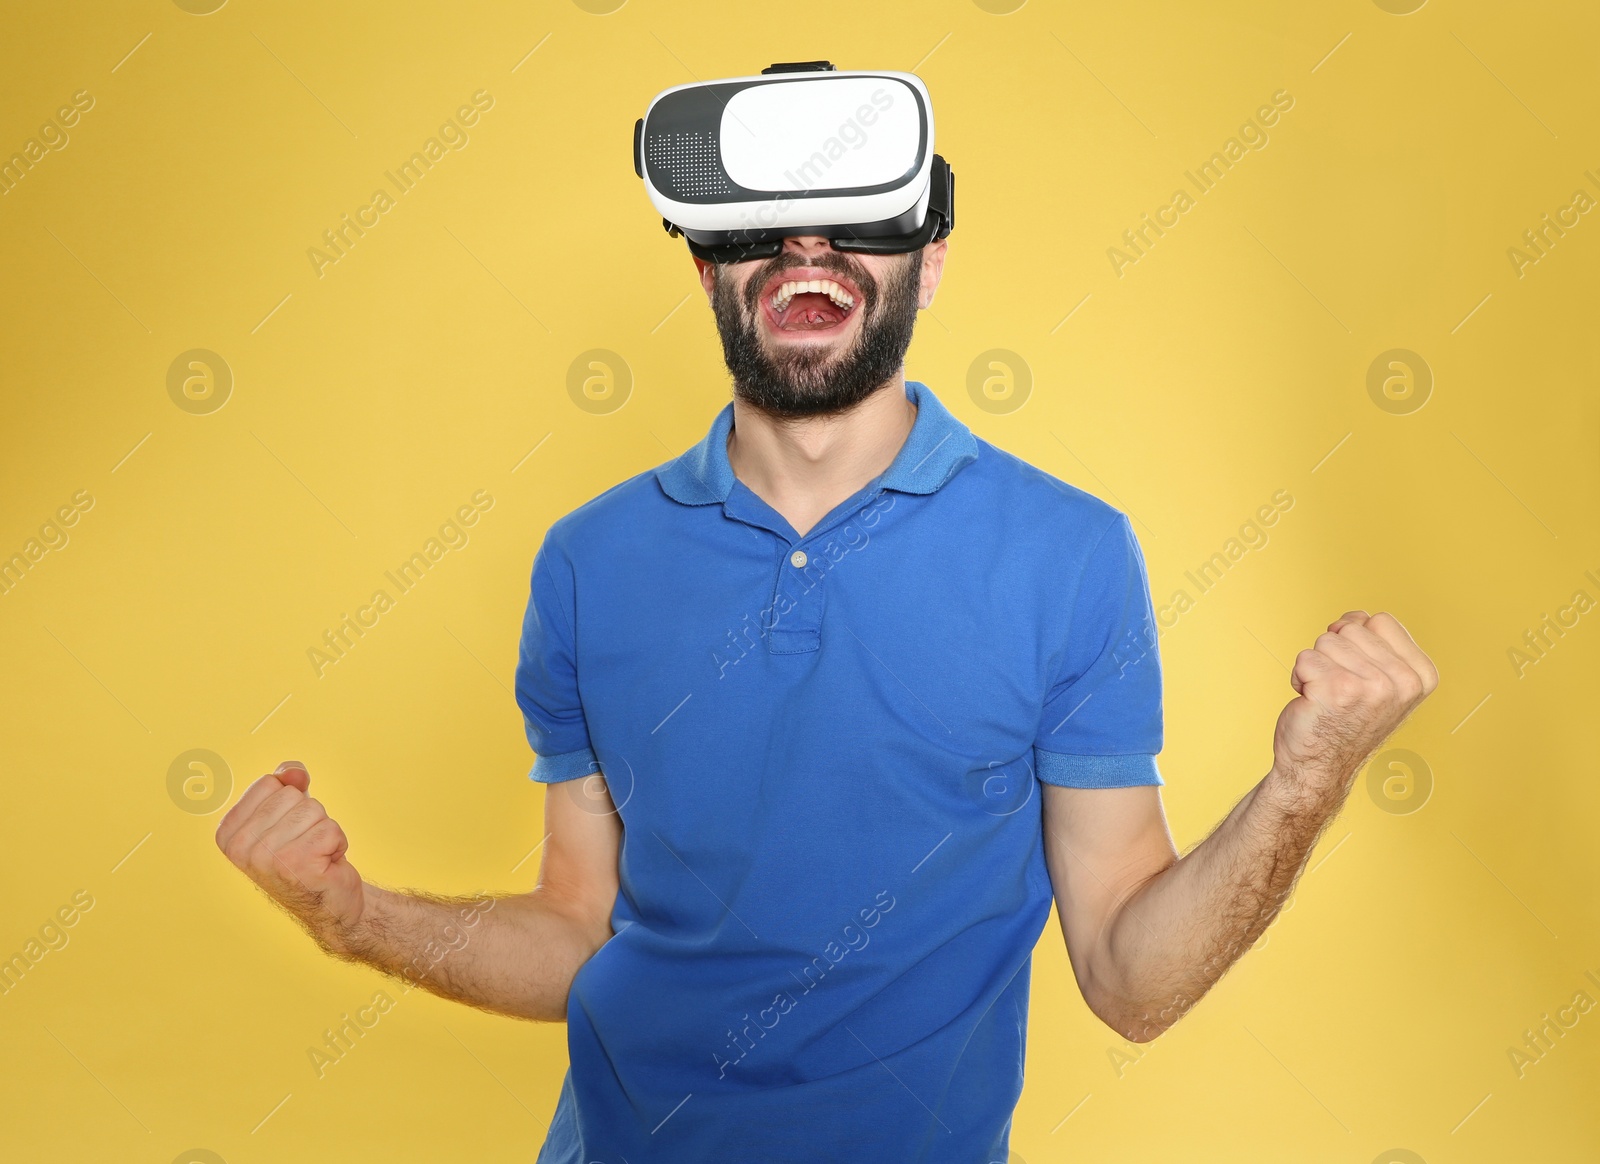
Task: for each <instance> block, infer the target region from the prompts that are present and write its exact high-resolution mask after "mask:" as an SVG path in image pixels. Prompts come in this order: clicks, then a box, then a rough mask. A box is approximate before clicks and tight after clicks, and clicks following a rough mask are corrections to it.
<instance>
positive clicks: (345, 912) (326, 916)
mask: <svg viewBox="0 0 1600 1164" xmlns="http://www.w3.org/2000/svg"><path fill="white" fill-rule="evenodd" d="M310 787H311V777H310V775H309V774H308V773H307V772H306V770H305V766H304V765H303V764H301V763H300V762H299V761H298V760H286V761H284V762H283V763H282V764H279V765H278V768H277V771H275V772H273V773H272V774H271V775H270V776H263V777H261V779H259V780H257V781H256V782H255V783H254V784H252V785H250V787H249V788H247V789H246V790H245V793H244V795H243V796H241V797H240V798H239V803H238V804H236V805H234V806H233V807H232V808H230V809H229V810H228V812H227V815H225V816H224V817H223V818H222V823H221V824H219V825H218V826H217V847H218V848H219V849H221V850H222V851H223V852H224V853H226V854H227V855H228V860H230V861H232V862H233V863H234V864H235V865H237V866H238V867H239V868H240V869H242V870H244V872H245V874H246V876H248V877H249V878H250V880H252V881H254V882H255V883H256V884H257V885H259V886H260V887H261V888H262V889H264V890H266V892H267V895H268V896H269V897H271V898H272V899H273V900H274V901H275V902H277V903H278V904H279V905H281V906H282V907H283V908H284V909H286V910H287V911H288V912H289V913H290V914H291V915H292V916H293V917H294V918H295V919H296V920H297V921H299V922H300V924H301V925H303V926H305V928H306V929H307V931H309V932H310V934H311V936H312V937H313V938H315V939H316V941H317V944H318V945H320V946H322V948H323V949H325V950H327V951H328V952H329V953H334V954H337V953H341V952H343V950H344V948H345V940H346V938H347V937H348V936H349V934H350V933H351V931H352V929H353V928H354V926H355V925H356V923H357V922H358V921H360V919H361V913H362V908H363V905H364V901H365V888H364V886H363V883H362V880H361V875H360V874H359V873H357V872H356V870H355V866H354V865H352V864H350V862H349V861H347V860H345V850H346V848H348V847H349V842H347V841H346V840H345V835H344V830H343V829H341V828H340V827H339V825H338V824H337V822H335V821H334V820H333V819H332V818H331V817H329V816H328V814H327V812H325V811H324V810H323V807H322V805H321V804H320V803H318V802H317V801H315V800H313V799H312V798H311V797H310V796H308V795H307V794H306V793H307V790H308V789H309V788H310Z"/></svg>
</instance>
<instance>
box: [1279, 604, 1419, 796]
mask: <svg viewBox="0 0 1600 1164" xmlns="http://www.w3.org/2000/svg"><path fill="white" fill-rule="evenodd" d="M1289 682H1290V683H1291V684H1292V685H1293V686H1294V689H1295V690H1296V691H1298V692H1299V693H1300V696H1299V698H1298V699H1294V700H1291V701H1290V702H1289V705H1288V706H1287V707H1285V708H1284V709H1283V713H1282V714H1281V715H1279V716H1278V726H1277V730H1276V731H1275V732H1274V733H1273V740H1272V752H1273V766H1274V767H1275V768H1277V769H1278V771H1280V772H1282V773H1283V774H1284V775H1286V776H1289V777H1291V778H1292V779H1294V780H1295V781H1296V782H1297V783H1298V784H1299V786H1300V787H1301V788H1302V789H1303V790H1304V791H1305V792H1307V793H1308V794H1316V793H1320V792H1322V791H1325V790H1327V789H1328V788H1330V787H1333V786H1338V787H1340V788H1343V786H1344V782H1345V781H1347V780H1349V779H1350V778H1351V777H1352V776H1354V775H1355V773H1356V772H1357V771H1359V770H1360V768H1361V766H1362V765H1363V764H1365V763H1366V762H1367V759H1368V757H1370V756H1371V755H1372V753H1373V752H1374V751H1376V750H1377V748H1378V746H1379V745H1380V744H1382V743H1383V741H1384V740H1385V739H1387V738H1388V737H1389V735H1390V734H1391V733H1392V732H1393V731H1394V730H1395V728H1397V727H1399V726H1400V724H1401V723H1402V722H1403V721H1404V720H1405V718H1406V717H1407V716H1408V715H1410V714H1411V712H1412V710H1413V709H1414V708H1415V707H1416V706H1417V705H1418V704H1419V703H1421V702H1422V701H1423V700H1424V699H1426V698H1427V697H1428V696H1429V695H1431V694H1432V693H1433V690H1434V688H1436V687H1437V686H1438V685H1439V672H1438V670H1437V669H1436V668H1435V667H1434V665H1433V662H1432V661H1431V660H1430V659H1429V658H1428V656H1427V655H1425V654H1423V652H1422V650H1421V649H1420V648H1419V647H1418V646H1417V644H1416V643H1414V642H1413V641H1412V640H1411V636H1410V634H1408V633H1407V632H1406V628H1405V627H1403V626H1401V625H1400V620H1399V619H1397V618H1395V617H1394V615H1392V614H1388V613H1386V612H1384V611H1379V612H1378V613H1377V614H1374V615H1368V614H1367V612H1366V611H1364V610H1351V611H1347V612H1346V613H1345V614H1343V615H1341V616H1340V617H1339V618H1337V619H1335V620H1334V621H1333V622H1331V623H1329V624H1328V629H1327V631H1326V632H1324V633H1323V634H1320V635H1318V636H1317V641H1316V645H1315V646H1314V647H1313V648H1311V649H1310V650H1305V651H1301V652H1300V654H1299V655H1297V656H1296V657H1295V661H1294V671H1293V673H1292V674H1291V675H1290V678H1289Z"/></svg>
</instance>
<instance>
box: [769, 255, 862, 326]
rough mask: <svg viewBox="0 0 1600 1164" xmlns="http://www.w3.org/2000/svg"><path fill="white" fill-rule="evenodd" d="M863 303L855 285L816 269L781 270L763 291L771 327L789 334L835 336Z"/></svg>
mask: <svg viewBox="0 0 1600 1164" xmlns="http://www.w3.org/2000/svg"><path fill="white" fill-rule="evenodd" d="M860 304H861V292H860V291H859V290H858V289H857V288H856V287H855V286H854V285H853V284H852V283H850V282H849V281H848V280H845V279H841V278H839V277H838V276H835V275H830V274H827V273H824V272H821V271H817V270H814V269H805V268H794V267H791V268H789V269H788V270H786V271H780V272H779V273H778V274H776V275H774V276H773V277H772V278H771V279H770V280H768V282H767V285H766V286H765V287H764V288H762V292H761V314H762V316H763V317H764V318H765V319H766V321H767V326H768V328H769V329H770V330H772V331H776V332H782V333H784V334H790V335H800V334H804V335H828V334H836V333H838V332H840V331H842V330H843V329H844V327H845V325H846V324H847V323H848V322H849V321H850V319H851V318H853V317H854V316H855V315H856V313H857V311H858V309H859V307H860Z"/></svg>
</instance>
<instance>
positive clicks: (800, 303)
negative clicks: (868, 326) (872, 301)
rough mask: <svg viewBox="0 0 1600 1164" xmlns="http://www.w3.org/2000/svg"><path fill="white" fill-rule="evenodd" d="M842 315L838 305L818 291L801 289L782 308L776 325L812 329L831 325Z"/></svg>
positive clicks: (840, 318) (793, 329)
mask: <svg viewBox="0 0 1600 1164" xmlns="http://www.w3.org/2000/svg"><path fill="white" fill-rule="evenodd" d="M844 316H845V313H844V312H843V311H842V310H840V309H839V307H838V305H837V304H835V303H834V301H833V300H832V299H829V298H828V297H827V296H826V295H824V294H822V293H821V292H820V291H802V292H801V293H800V294H798V295H796V296H795V297H794V298H793V299H791V300H790V301H789V306H788V307H786V308H784V310H783V314H782V315H780V316H779V317H778V326H779V327H781V328H783V329H784V330H785V331H812V330H817V329H820V328H825V327H832V326H834V325H835V324H837V323H839V322H840V321H841V320H843V319H844Z"/></svg>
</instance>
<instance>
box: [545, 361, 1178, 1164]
mask: <svg viewBox="0 0 1600 1164" xmlns="http://www.w3.org/2000/svg"><path fill="white" fill-rule="evenodd" d="M906 395H907V397H908V398H909V399H911V400H913V401H915V402H916V405H917V414H916V419H915V422H914V424H913V426H912V429H911V432H910V435H909V436H908V438H907V439H906V442H905V444H904V445H903V446H902V447H901V449H900V450H899V452H898V454H897V455H896V456H895V458H894V461H893V463H892V464H891V465H890V466H889V468H888V469H887V470H886V471H885V472H883V473H882V474H881V475H879V476H878V477H877V478H875V479H874V480H872V481H871V482H869V483H868V484H867V485H866V486H865V487H864V488H862V489H861V490H860V492H858V493H856V494H855V495H854V496H853V497H851V498H849V499H848V500H847V501H844V502H842V503H841V504H840V505H838V506H837V507H836V508H835V509H834V510H833V511H832V512H831V513H829V514H828V515H827V516H826V517H824V518H823V519H822V520H821V521H819V522H818V523H817V524H816V526H815V527H814V528H813V529H811V530H809V531H807V532H806V534H805V536H804V537H802V536H800V535H798V534H797V533H796V532H795V531H794V528H793V527H792V526H791V525H790V524H789V523H788V521H786V520H785V519H784V518H783V517H782V516H781V515H780V514H778V513H777V511H776V510H774V509H773V508H772V507H771V506H769V505H768V504H766V502H764V501H762V500H761V498H760V497H758V496H756V494H755V493H754V492H752V491H751V490H750V489H749V488H748V487H747V486H745V484H744V483H743V482H741V481H739V480H738V479H737V478H735V477H734V475H733V472H732V469H731V468H730V466H729V463H728V455H727V437H728V433H729V430H730V428H731V427H732V424H733V405H732V404H731V403H730V404H729V405H727V406H726V407H725V408H723V410H722V411H721V413H720V414H719V415H718V416H717V418H716V420H715V422H714V423H713V424H712V425H711V431H710V432H709V433H708V434H707V435H706V437H705V439H704V440H703V441H701V442H700V443H699V444H697V445H695V446H694V447H693V448H691V449H689V450H688V451H687V452H685V453H684V454H683V455H682V456H679V457H677V458H675V459H674V460H671V461H669V462H667V463H665V464H663V465H661V466H659V467H657V468H655V469H653V470H650V471H649V472H645V473H641V474H639V475H638V476H635V477H632V478H630V479H628V480H626V481H624V482H622V483H621V484H619V485H617V486H615V487H614V488H611V489H608V490H607V491H606V492H604V493H602V494H600V495H599V496H598V497H596V498H594V499H593V500H592V501H589V502H587V503H586V504H584V505H582V506H580V507H579V508H577V509H575V510H573V511H572V512H571V513H569V514H567V515H566V516H564V517H562V518H561V519H560V520H558V521H557V522H555V524H554V525H552V526H551V527H550V529H549V531H548V533H547V534H546V535H545V538H544V542H543V545H542V546H541V547H540V549H539V551H538V553H537V555H536V557H535V559H534V564H533V574H532V581H531V595H530V600H529V603H528V608H527V615H526V618H525V620H524V625H523V630H522V640H521V645H520V653H519V659H518V666H517V676H516V696H517V702H518V704H519V705H520V707H521V709H522V712H523V716H524V720H525V723H526V727H527V735H528V740H529V742H530V743H531V744H532V746H533V749H534V751H535V752H536V753H537V754H538V755H537V760H536V762H535V763H534V765H533V770H532V772H531V776H532V778H533V779H534V780H538V781H545V782H556V781H569V780H575V779H578V778H580V777H583V776H585V775H587V774H589V773H591V772H595V771H600V770H603V771H604V774H605V778H606V782H607V785H608V787H609V788H610V790H611V795H612V798H613V799H614V801H615V802H616V805H617V810H618V813H619V815H620V816H621V819H622V824H623V828H624V834H623V842H622V852H621V859H620V868H619V873H620V878H621V884H620V890H619V892H618V895H617V900H616V905H615V907H614V909H613V911H612V927H613V929H614V931H615V936H613V937H612V938H611V939H610V940H609V941H608V942H607V943H606V944H605V945H604V946H603V947H601V949H600V950H599V951H598V952H597V953H596V954H595V955H594V957H592V958H590V959H589V961H588V962H586V963H585V964H584V965H583V966H582V967H581V968H580V969H579V971H578V973H577V975H576V976H575V977H574V979H573V983H572V990H571V994H570V997H569V1000H568V1006H567V1040H568V1050H569V1054H570V1064H571V1065H570V1068H569V1070H568V1072H567V1075H566V1078H565V1080H564V1082H563V1085H562V1089H561V1094H560V1098H559V1100H558V1102H557V1107H556V1112H555V1117H554V1122H553V1123H552V1124H551V1127H550V1132H549V1135H548V1137H547V1139H546V1141H545V1144H544V1148H543V1150H542V1151H541V1153H540V1155H539V1160H540V1161H541V1164H587V1162H589V1161H594V1160H603V1161H608V1162H610V1161H617V1162H619V1164H620V1161H621V1160H622V1159H623V1158H626V1159H627V1160H628V1161H630V1162H631V1164H646V1162H647V1161H671V1162H678V1161H682V1162H686V1164H687V1162H691V1161H692V1162H695V1164H700V1162H703V1161H710V1160H735V1159H738V1160H760V1161H765V1162H769V1164H772V1162H787V1161H802V1160H804V1161H808V1162H809V1161H817V1160H830V1161H853V1160H862V1161H873V1162H875V1164H898V1162H901V1161H923V1162H932V1161H939V1162H945V1161H948V1162H950V1164H984V1162H987V1161H1003V1160H1005V1159H1006V1156H1007V1152H1008V1143H1007V1141H1008V1138H1009V1133H1010V1127H1011V1113H1012V1109H1013V1107H1014V1106H1015V1104H1016V1101H1017V1098H1018V1096H1019V1095H1020V1093H1021V1091H1022V1079H1023V1052H1024V1040H1025V1033H1026V1027H1027V1017H1028V982H1029V971H1030V968H1031V956H1032V950H1033V947H1034V944H1035V943H1036V942H1037V940H1038V938H1039V936H1040V933H1041V932H1042V931H1043V928H1044V925H1045V921H1046V919H1047V917H1048V916H1049V912H1050V904H1051V885H1050V879H1049V875H1048V873H1047V871H1046V868H1045V861H1044V846H1043V839H1042V833H1041V829H1040V803H1041V800H1042V796H1041V793H1040V791H1039V788H1038V783H1039V782H1040V781H1044V782H1045V783H1050V784H1064V785H1071V786H1073V787H1080V788H1111V787H1121V786H1125V785H1134V784H1161V783H1164V781H1163V780H1162V778H1161V775H1160V773H1159V772H1158V770H1157V767H1156V762H1155V756H1156V754H1157V753H1158V752H1160V751H1161V747H1162V707H1161V670H1160V662H1159V658H1158V655H1157V650H1156V631H1155V625H1156V624H1155V618H1154V613H1153V610H1152V607H1151V602H1150V594H1149V588H1148V582H1147V579H1146V571H1145V564H1144V559H1143V556H1142V554H1141V551H1140V548H1139V543H1138V541H1137V539H1136V537H1135V535H1134V532H1133V530H1132V528H1131V526H1130V525H1129V523H1128V519H1127V517H1126V515H1124V514H1123V513H1122V512H1121V511H1119V510H1117V509H1115V508H1113V507H1112V506H1110V505H1108V504H1106V503H1105V502H1103V501H1101V500H1099V499H1098V498H1096V497H1094V496H1092V495H1091V494H1088V493H1085V492H1084V491H1082V490H1080V489H1077V488H1075V487H1074V486H1072V485H1070V484H1067V483H1066V482H1064V481H1061V480H1058V479H1057V478H1055V477H1052V476H1051V475H1050V474H1048V473H1046V472H1043V471H1042V470H1040V469H1037V468H1035V467H1034V466H1032V465H1029V464H1028V463H1027V462H1025V461H1022V460H1020V459H1018V458H1017V457H1015V456H1013V455H1011V454H1009V453H1007V452H1005V451H1004V450H1003V449H1000V448H997V447H996V446H994V445H992V444H990V443H989V442H987V441H984V440H981V439H978V438H977V437H975V436H974V435H973V433H972V432H971V430H969V429H968V428H967V426H966V425H964V424H962V423H961V421H959V420H957V419H956V418H955V417H954V416H952V415H951V413H950V412H949V411H948V410H947V409H946V408H945V407H944V406H943V405H942V404H941V403H940V402H939V400H938V398H937V397H936V396H934V394H933V392H932V391H931V390H929V389H928V388H927V387H926V386H925V385H923V384H921V383H919V382H917V381H909V382H908V383H907V384H906Z"/></svg>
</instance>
